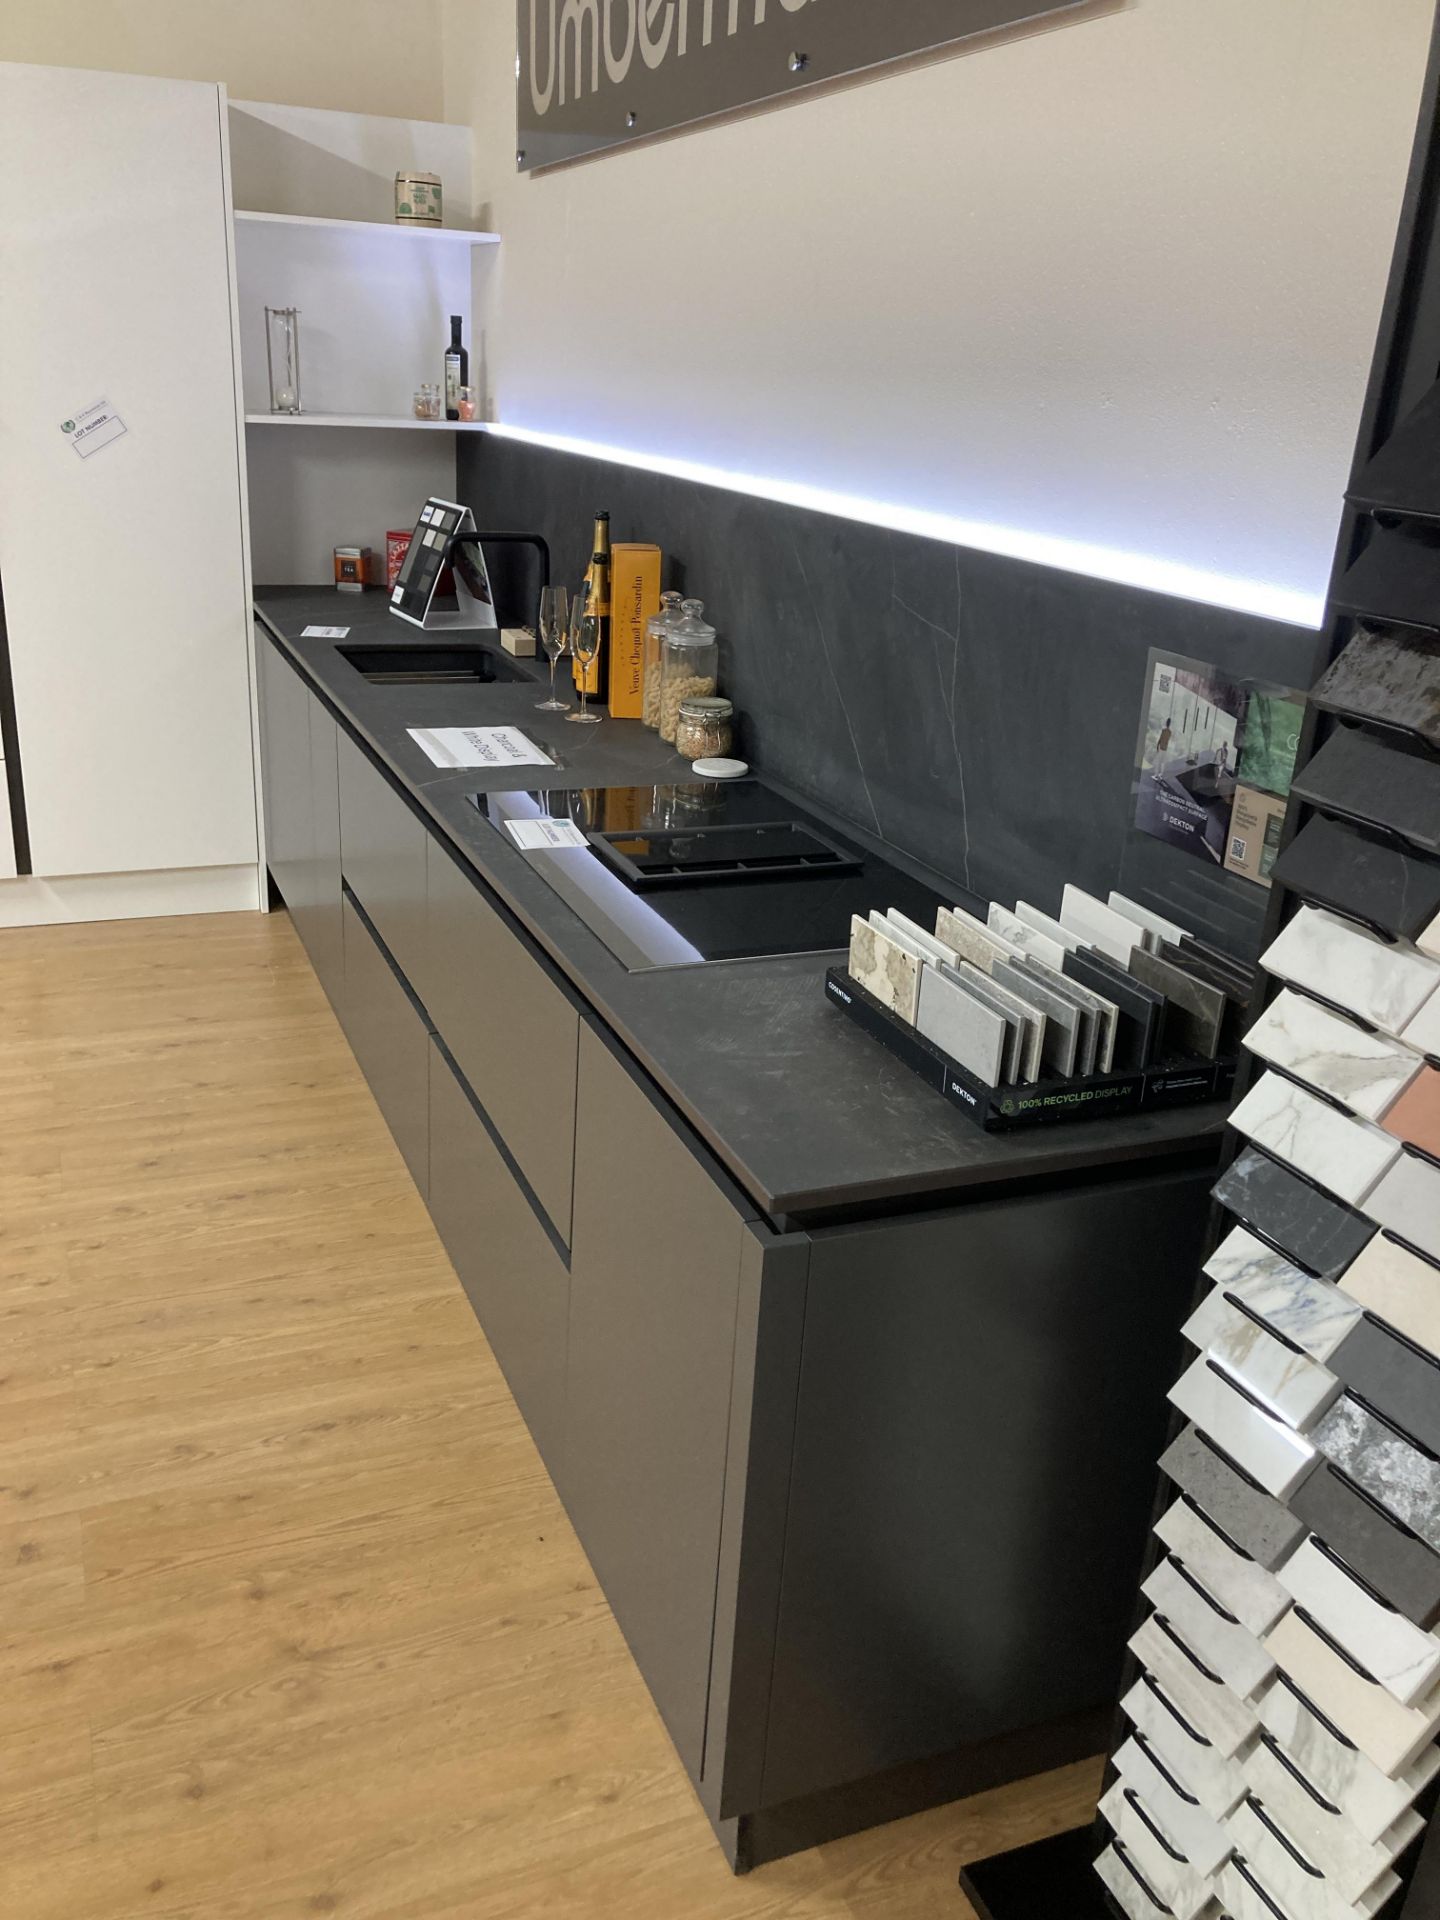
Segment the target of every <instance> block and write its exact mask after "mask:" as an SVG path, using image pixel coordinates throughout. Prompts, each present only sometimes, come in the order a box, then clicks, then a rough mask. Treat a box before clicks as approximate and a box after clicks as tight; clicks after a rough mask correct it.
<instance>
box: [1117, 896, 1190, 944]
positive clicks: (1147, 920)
mask: <svg viewBox="0 0 1440 1920" xmlns="http://www.w3.org/2000/svg"><path fill="white" fill-rule="evenodd" d="M1106 905H1107V906H1109V907H1111V908H1112V909H1113V910H1114V911H1115V912H1116V913H1120V914H1123V915H1124V916H1125V918H1126V919H1127V920H1133V921H1134V922H1135V924H1136V926H1137V927H1142V928H1143V929H1144V930H1145V932H1146V933H1153V934H1154V936H1155V938H1156V939H1157V940H1174V941H1175V942H1176V943H1177V944H1178V943H1179V942H1180V941H1181V940H1188V939H1189V938H1190V932H1189V929H1188V928H1186V927H1182V926H1181V925H1180V923H1179V921H1178V920H1167V919H1166V918H1165V915H1164V914H1163V913H1156V912H1155V911H1154V910H1153V909H1152V908H1150V907H1142V906H1141V905H1140V903H1139V902H1138V901H1137V900H1127V899H1126V898H1125V895H1124V894H1123V893H1117V892H1116V891H1115V889H1114V888H1113V887H1112V888H1111V889H1110V893H1109V896H1108V898H1107V900H1106Z"/></svg>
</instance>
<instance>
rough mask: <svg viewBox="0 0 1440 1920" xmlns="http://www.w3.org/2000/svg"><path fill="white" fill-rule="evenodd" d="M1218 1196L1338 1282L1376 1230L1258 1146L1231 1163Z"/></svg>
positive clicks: (1239, 1215) (1305, 1263)
mask: <svg viewBox="0 0 1440 1920" xmlns="http://www.w3.org/2000/svg"><path fill="white" fill-rule="evenodd" d="M1214 1195H1215V1198H1216V1199H1217V1200H1218V1201H1219V1202H1220V1204H1221V1206H1222V1207H1228V1208H1229V1210H1230V1211H1231V1213H1233V1214H1235V1215H1236V1217H1237V1218H1238V1219H1241V1220H1243V1221H1244V1222H1245V1223H1246V1225H1247V1226H1250V1227H1253V1228H1254V1230H1255V1231H1256V1232H1257V1233H1258V1234H1260V1235H1261V1236H1262V1238H1264V1239H1266V1240H1269V1241H1271V1242H1273V1244H1274V1245H1275V1246H1277V1247H1280V1248H1283V1250H1284V1251H1285V1252H1286V1253H1288V1254H1289V1255H1290V1257H1291V1259H1292V1260H1294V1261H1296V1262H1297V1264H1298V1265H1300V1266H1302V1267H1305V1268H1307V1269H1308V1270H1309V1271H1310V1272H1311V1273H1314V1274H1318V1275H1319V1276H1320V1278H1321V1279H1322V1280H1335V1279H1338V1277H1339V1276H1340V1275H1341V1274H1342V1273H1343V1272H1344V1271H1345V1269H1346V1267H1348V1266H1349V1264H1350V1262H1351V1261H1352V1260H1353V1259H1354V1258H1355V1256H1356V1255H1357V1254H1358V1253H1359V1252H1360V1250H1361V1248H1362V1247H1364V1246H1365V1244H1366V1243H1367V1241H1369V1240H1370V1239H1371V1237H1372V1236H1373V1235H1374V1232H1375V1223H1374V1222H1373V1221H1372V1220H1367V1219H1366V1218H1365V1217H1364V1215H1363V1214H1359V1213H1356V1212H1355V1211H1354V1210H1353V1209H1352V1208H1350V1207H1346V1206H1342V1205H1341V1203H1340V1202H1339V1201H1338V1200H1333V1199H1331V1198H1330V1196H1329V1195H1328V1194H1323V1193H1320V1192H1318V1191H1317V1189H1316V1188H1314V1187H1312V1186H1311V1185H1310V1184H1309V1182H1308V1181H1305V1180H1302V1179H1301V1178H1300V1176H1299V1175H1298V1174H1296V1173H1293V1172H1292V1171H1291V1170H1290V1168H1289V1167H1284V1166H1282V1165H1281V1164H1280V1162H1279V1161H1278V1160H1274V1159H1272V1158H1271V1157H1270V1155H1269V1154H1266V1153H1262V1152H1261V1151H1260V1149H1259V1148H1258V1147H1246V1148H1245V1149H1244V1151H1243V1152H1242V1153H1240V1154H1239V1155H1237V1157H1236V1158H1235V1159H1234V1160H1232V1161H1231V1163H1230V1165H1229V1166H1228V1167H1227V1168H1226V1169H1225V1172H1224V1173H1223V1174H1222V1175H1221V1176H1220V1179H1219V1180H1218V1181H1217V1183H1216V1185H1215V1188H1214Z"/></svg>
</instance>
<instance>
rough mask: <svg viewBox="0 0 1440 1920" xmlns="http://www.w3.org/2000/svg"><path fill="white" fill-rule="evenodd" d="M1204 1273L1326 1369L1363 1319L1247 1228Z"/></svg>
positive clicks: (1231, 1236)
mask: <svg viewBox="0 0 1440 1920" xmlns="http://www.w3.org/2000/svg"><path fill="white" fill-rule="evenodd" d="M1372 1244H1373V1243H1372ZM1362 1258H1363V1256H1362ZM1205 1272H1206V1273H1207V1274H1208V1275H1209V1277H1210V1278H1211V1279H1212V1280H1213V1281H1214V1282H1215V1284H1216V1285H1217V1286H1218V1287H1221V1288H1223V1289H1224V1292H1225V1294H1226V1297H1227V1298H1228V1299H1231V1300H1235V1301H1238V1302H1239V1303H1240V1304H1241V1305H1242V1306H1244V1307H1246V1308H1248V1309H1249V1311H1250V1312H1251V1313H1254V1314H1257V1315H1258V1316H1259V1317H1260V1319H1262V1320H1263V1321H1264V1322H1265V1324H1266V1326H1267V1327H1271V1328H1273V1329H1274V1331H1275V1332H1276V1333H1278V1334H1279V1335H1280V1336H1281V1337H1282V1338H1283V1339H1286V1340H1290V1341H1293V1342H1294V1344H1295V1345H1296V1346H1297V1347H1299V1348H1300V1350H1301V1352H1302V1353H1308V1354H1309V1355H1310V1357H1311V1359H1312V1360H1320V1361H1323V1362H1325V1363H1326V1364H1327V1365H1328V1363H1329V1360H1330V1356H1331V1355H1332V1354H1333V1353H1334V1351H1335V1349H1336V1348H1337V1347H1338V1346H1339V1344H1340V1342H1341V1341H1342V1340H1343V1339H1344V1338H1345V1336H1346V1334H1347V1333H1349V1331H1350V1329H1351V1328H1352V1327H1353V1326H1355V1325H1356V1323H1357V1322H1358V1320H1359V1319H1360V1313H1361V1309H1360V1307H1359V1305H1358V1304H1357V1302H1355V1301H1354V1300H1352V1299H1350V1297H1349V1296H1348V1295H1347V1294H1344V1293H1342V1292H1341V1291H1340V1289H1339V1288H1338V1287H1337V1286H1334V1285H1333V1284H1332V1283H1331V1282H1330V1281H1328V1280H1316V1279H1313V1278H1312V1277H1311V1276H1310V1275H1309V1274H1308V1273H1306V1272H1305V1270H1304V1268H1303V1267H1297V1266H1296V1265H1295V1264H1294V1262H1293V1261H1290V1260H1287V1259H1286V1258H1285V1255H1284V1254H1283V1253H1277V1252H1276V1251H1275V1250H1274V1248H1273V1247H1269V1246H1267V1245H1266V1243H1265V1242H1264V1241H1263V1240H1260V1239H1257V1238H1256V1236H1255V1235H1254V1234H1253V1233H1251V1232H1250V1230H1249V1228H1248V1227H1234V1228H1232V1229H1231V1231H1230V1232H1229V1233H1228V1234H1227V1235H1226V1236H1225V1238H1224V1239H1223V1240H1222V1241H1221V1242H1220V1245H1219V1246H1218V1247H1217V1248H1216V1249H1215V1251H1214V1253H1212V1254H1211V1256H1210V1258H1209V1259H1208V1260H1207V1261H1206V1262H1205Z"/></svg>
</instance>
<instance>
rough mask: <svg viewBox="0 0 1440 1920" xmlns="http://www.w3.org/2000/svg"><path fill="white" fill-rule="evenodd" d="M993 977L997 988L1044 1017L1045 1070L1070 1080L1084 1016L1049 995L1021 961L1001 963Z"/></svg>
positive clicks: (1042, 1059)
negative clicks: (1081, 1016) (1081, 1019)
mask: <svg viewBox="0 0 1440 1920" xmlns="http://www.w3.org/2000/svg"><path fill="white" fill-rule="evenodd" d="M991 978H992V979H993V980H994V982H995V984H996V985H997V986H999V987H1003V988H1004V989H1005V991H1006V992H1007V993H1012V994H1014V996H1015V998H1016V999H1017V1000H1023V1001H1024V1002H1025V1003H1026V1004H1027V1005H1028V1006H1030V1007H1032V1008H1033V1009H1034V1011H1035V1012H1036V1013H1039V1014H1042V1015H1043V1016H1044V1021H1045V1026H1044V1034H1043V1039H1042V1042H1041V1051H1040V1058H1041V1064H1042V1068H1043V1069H1045V1070H1047V1071H1048V1072H1049V1073H1051V1074H1054V1075H1056V1076H1058V1077H1059V1078H1060V1079H1062V1080H1065V1079H1069V1078H1070V1076H1071V1075H1072V1074H1073V1073H1074V1071H1075V1061H1076V1056H1077V1054H1078V1051H1079V1045H1080V1016H1079V1014H1078V1013H1077V1012H1076V1010H1075V1009H1074V1007H1072V1006H1070V1005H1068V1003H1067V1002H1065V1001H1063V1000H1061V999H1059V998H1058V997H1057V996H1056V995H1055V994H1053V993H1050V992H1048V991H1047V990H1046V989H1045V988H1044V987H1043V986H1041V985H1040V984H1039V982H1038V981H1036V980H1034V979H1033V978H1032V977H1031V975H1030V974H1028V973H1027V972H1026V970H1025V969H1024V967H1022V966H1021V965H1020V964H1019V962H1018V961H1014V960H1003V959H1002V960H997V961H996V962H995V965H994V967H993V969H992V971H991Z"/></svg>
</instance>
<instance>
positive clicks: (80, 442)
mask: <svg viewBox="0 0 1440 1920" xmlns="http://www.w3.org/2000/svg"><path fill="white" fill-rule="evenodd" d="M60 431H61V432H62V433H63V434H64V435H65V436H66V438H67V439H68V440H69V442H70V444H71V446H72V447H73V448H74V449H75V451H76V453H78V454H79V456H80V458H81V459H82V460H88V459H89V458H90V455H91V454H92V453H98V452H99V451H100V449H101V447H108V446H109V444H110V442H111V441H112V440H118V439H119V438H120V436H121V434H122V433H124V431H125V422H124V421H123V420H122V419H121V418H120V416H119V414H118V413H116V411H115V409H114V408H113V407H112V406H111V404H110V402H109V401H108V400H97V401H96V402H95V404H94V405H93V406H90V407H82V408H81V410H80V412H79V413H77V414H76V415H75V417H74V419H73V420H62V421H61V422H60Z"/></svg>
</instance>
